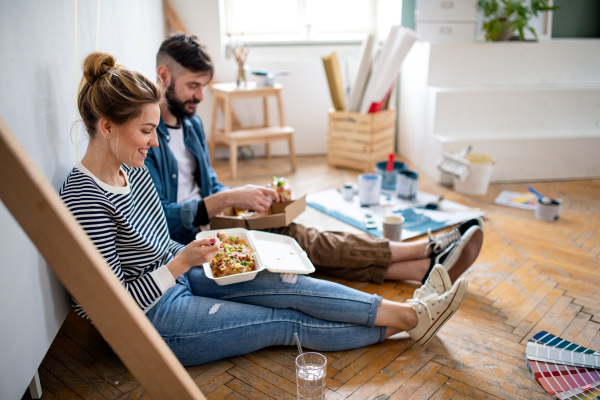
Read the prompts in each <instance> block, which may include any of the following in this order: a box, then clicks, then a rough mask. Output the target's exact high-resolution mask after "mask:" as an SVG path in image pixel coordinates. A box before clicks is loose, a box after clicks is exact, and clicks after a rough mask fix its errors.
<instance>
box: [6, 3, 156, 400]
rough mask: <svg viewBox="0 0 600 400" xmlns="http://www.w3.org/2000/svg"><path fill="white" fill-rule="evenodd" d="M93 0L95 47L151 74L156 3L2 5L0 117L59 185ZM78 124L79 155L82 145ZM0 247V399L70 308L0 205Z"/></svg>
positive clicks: (67, 164)
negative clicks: (98, 23) (0, 275)
mask: <svg viewBox="0 0 600 400" xmlns="http://www.w3.org/2000/svg"><path fill="white" fill-rule="evenodd" d="M98 3H100V6H101V8H100V25H99V27H100V30H99V37H98V39H99V40H98V48H99V50H101V51H109V52H112V53H113V54H114V55H115V56H116V57H117V61H118V62H119V63H120V64H123V65H125V66H127V67H129V68H132V69H136V70H138V71H141V72H143V73H145V74H147V75H148V76H149V77H154V76H155V74H156V73H155V62H154V59H155V55H156V51H157V50H158V47H159V46H160V43H161V41H162V39H163V36H164V28H163V13H162V4H161V1H160V0H103V1H102V2H99V1H93V0H86V1H81V0H79V1H73V0H54V1H51V2H50V1H35V0H19V1H2V2H0V71H2V74H0V88H2V89H1V90H0V115H2V118H4V120H5V121H6V122H7V123H8V125H9V126H10V128H11V129H12V131H13V132H14V134H15V135H16V136H17V138H18V139H19V141H20V142H21V143H22V144H23V145H24V146H25V148H26V150H27V151H28V153H29V155H30V156H31V157H32V159H33V161H34V162H35V164H36V166H37V167H38V168H40V170H41V171H42V172H43V174H44V175H45V176H46V178H47V179H48V180H49V181H50V182H51V183H52V185H53V186H54V188H55V189H57V190H58V189H59V188H60V185H61V184H62V183H63V181H64V179H65V178H66V176H67V174H68V172H69V171H70V170H71V168H72V167H73V165H74V164H75V163H76V159H75V146H74V143H73V141H72V138H73V140H74V138H75V129H72V125H73V122H74V121H75V119H76V114H75V96H76V86H77V84H78V83H79V79H80V78H81V62H82V61H83V59H84V58H85V56H86V55H87V54H88V53H89V52H91V51H93V50H95V49H96V39H97V37H96V33H97V29H96V28H97V21H98V18H97V17H98V13H97V10H98V8H97V7H98ZM75 4H77V6H78V12H77V16H75V12H74V11H75ZM76 17H77V19H76ZM76 20H77V26H78V29H77V63H76V62H75V52H76V49H75V37H76V35H75V21H76ZM75 64H77V70H76V69H75ZM82 128H83V127H82V126H80V127H79V129H78V136H79V139H80V140H79V143H80V146H79V152H78V158H79V159H81V157H82V156H83V154H84V152H85V148H86V141H85V140H84V139H83V137H84V134H83V132H82V130H83V129H82ZM0 162H1V161H0ZM0 253H1V254H2V258H1V260H2V261H1V262H0V271H1V272H0V273H1V274H2V278H1V279H0V399H9V400H12V399H20V398H21V396H22V395H23V393H24V391H25V389H26V388H27V386H28V385H29V382H30V381H31V378H32V377H33V375H34V373H35V371H36V370H37V368H38V365H39V364H40V362H41V361H42V358H43V357H44V355H45V353H46V350H47V349H48V347H49V346H50V344H51V343H52V340H53V339H54V336H55V335H56V333H57V331H58V329H59V328H60V325H61V324H62V322H63V320H64V318H65V316H66V313H67V311H68V309H69V305H68V296H67V294H66V292H65V291H64V289H63V288H62V286H61V284H60V283H59V282H58V280H57V279H56V277H55V276H54V274H53V273H52V272H51V271H50V269H49V268H48V266H47V265H46V263H45V261H44V260H43V258H42V257H41V256H40V254H39V253H38V252H37V250H36V248H35V247H34V246H33V244H32V243H31V241H30V240H29V239H28V237H27V236H26V235H25V233H24V232H23V231H22V230H21V228H20V227H19V226H18V224H17V223H16V222H15V220H14V219H13V217H12V216H11V215H10V213H9V212H8V210H7V209H6V208H5V207H4V205H3V204H0Z"/></svg>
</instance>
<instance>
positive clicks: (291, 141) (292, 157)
mask: <svg viewBox="0 0 600 400" xmlns="http://www.w3.org/2000/svg"><path fill="white" fill-rule="evenodd" d="M288 146H289V147H290V161H291V162H292V171H295V170H296V151H295V150H294V135H290V136H289V137H288Z"/></svg>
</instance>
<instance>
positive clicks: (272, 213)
mask: <svg viewBox="0 0 600 400" xmlns="http://www.w3.org/2000/svg"><path fill="white" fill-rule="evenodd" d="M305 209H306V196H302V197H301V198H300V199H297V200H293V201H286V202H281V203H273V205H272V206H271V208H269V210H268V211H267V212H266V213H254V214H252V215H251V216H250V217H247V218H241V217H236V216H235V212H234V210H233V207H229V208H227V209H226V210H224V211H223V212H222V213H221V214H219V215H217V216H216V217H214V218H213V219H211V221H210V229H227V228H244V229H248V230H260V229H267V228H279V227H282V226H288V225H289V224H291V223H292V221H293V220H294V219H295V218H296V217H297V216H299V215H300V214H302V213H303V212H304V210H305Z"/></svg>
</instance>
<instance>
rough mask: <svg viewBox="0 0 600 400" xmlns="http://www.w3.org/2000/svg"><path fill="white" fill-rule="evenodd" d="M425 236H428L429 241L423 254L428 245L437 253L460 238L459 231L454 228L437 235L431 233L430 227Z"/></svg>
mask: <svg viewBox="0 0 600 400" xmlns="http://www.w3.org/2000/svg"><path fill="white" fill-rule="evenodd" d="M427 236H429V243H428V244H427V247H425V255H427V250H429V247H430V246H433V251H434V252H437V253H439V252H440V251H443V250H445V249H446V248H447V247H448V246H450V245H451V244H452V243H454V242H456V241H457V240H458V239H460V236H461V235H460V231H459V230H458V229H456V228H454V229H452V230H451V231H448V232H445V233H440V234H439V235H435V236H434V235H433V234H432V233H431V228H429V229H428V230H427Z"/></svg>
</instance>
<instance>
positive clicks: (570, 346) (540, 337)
mask: <svg viewBox="0 0 600 400" xmlns="http://www.w3.org/2000/svg"><path fill="white" fill-rule="evenodd" d="M533 338H534V339H535V340H537V341H538V342H542V343H544V344H545V345H547V346H552V347H558V348H560V349H565V350H569V351H576V352H578V353H584V354H593V355H597V356H600V353H598V352H596V351H594V350H590V349H588V348H585V347H583V346H579V345H576V344H574V343H571V342H568V341H566V340H564V339H561V338H559V337H556V336H554V335H553V334H551V333H548V332H546V331H541V332H539V333H537V334H536V335H535V336H534V337H533Z"/></svg>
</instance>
